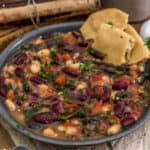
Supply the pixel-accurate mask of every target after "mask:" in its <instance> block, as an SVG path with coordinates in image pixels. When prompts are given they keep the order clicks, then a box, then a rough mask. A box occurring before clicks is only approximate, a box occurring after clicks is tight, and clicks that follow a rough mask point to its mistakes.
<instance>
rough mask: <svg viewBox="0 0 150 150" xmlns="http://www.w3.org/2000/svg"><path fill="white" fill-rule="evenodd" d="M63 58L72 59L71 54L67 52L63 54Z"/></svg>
mask: <svg viewBox="0 0 150 150" xmlns="http://www.w3.org/2000/svg"><path fill="white" fill-rule="evenodd" d="M63 60H65V61H67V60H71V57H70V55H69V54H65V55H63Z"/></svg>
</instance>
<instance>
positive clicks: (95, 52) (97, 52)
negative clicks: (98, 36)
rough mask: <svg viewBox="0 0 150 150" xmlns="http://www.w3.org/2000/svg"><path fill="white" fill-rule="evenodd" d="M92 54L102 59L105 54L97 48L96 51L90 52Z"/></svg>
mask: <svg viewBox="0 0 150 150" xmlns="http://www.w3.org/2000/svg"><path fill="white" fill-rule="evenodd" d="M90 54H91V55H92V56H93V57H95V58H98V59H101V60H102V59H104V55H103V54H102V53H101V52H99V51H97V50H94V52H93V53H90Z"/></svg>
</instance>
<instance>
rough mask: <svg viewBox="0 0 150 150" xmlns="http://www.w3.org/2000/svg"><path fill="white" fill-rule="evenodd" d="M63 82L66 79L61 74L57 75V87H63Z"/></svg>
mask: <svg viewBox="0 0 150 150" xmlns="http://www.w3.org/2000/svg"><path fill="white" fill-rule="evenodd" d="M65 80H66V77H65V75H63V74H61V75H58V76H57V77H56V83H57V84H59V85H64V84H65Z"/></svg>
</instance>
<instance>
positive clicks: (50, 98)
mask: <svg viewBox="0 0 150 150" xmlns="http://www.w3.org/2000/svg"><path fill="white" fill-rule="evenodd" d="M58 101H59V99H58V97H57V96H55V95H52V96H48V97H46V98H45V100H44V104H49V105H51V106H52V105H54V104H57V103H58Z"/></svg>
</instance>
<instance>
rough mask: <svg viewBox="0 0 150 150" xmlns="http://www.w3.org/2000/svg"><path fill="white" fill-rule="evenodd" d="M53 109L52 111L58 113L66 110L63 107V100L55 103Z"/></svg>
mask: <svg viewBox="0 0 150 150" xmlns="http://www.w3.org/2000/svg"><path fill="white" fill-rule="evenodd" d="M51 109H52V112H55V113H56V114H57V113H63V112H64V108H63V105H62V103H61V102H58V103H56V104H53V105H52V107H51Z"/></svg>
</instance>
